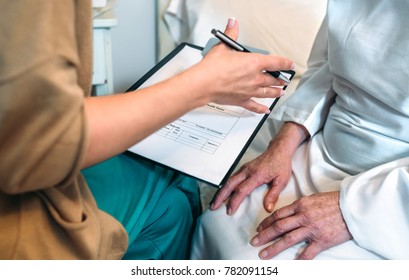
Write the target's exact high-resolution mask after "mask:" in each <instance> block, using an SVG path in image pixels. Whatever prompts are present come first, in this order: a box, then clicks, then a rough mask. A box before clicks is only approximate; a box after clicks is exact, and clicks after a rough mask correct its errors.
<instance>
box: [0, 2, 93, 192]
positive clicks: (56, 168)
mask: <svg viewBox="0 0 409 280" xmlns="http://www.w3.org/2000/svg"><path fill="white" fill-rule="evenodd" d="M67 7H68V8H67ZM74 10H75V5H74V1H68V0H59V1H48V0H41V1H30V0H25V1H24V0H23V1H0V11H2V16H1V17H0V46H1V47H0V191H1V192H4V193H9V194H14V193H22V192H27V191H32V190H38V189H45V188H49V187H52V186H57V185H62V184H64V182H66V181H68V180H69V179H70V178H71V177H72V176H74V174H75V173H76V174H78V171H79V166H80V164H81V160H82V154H83V150H84V147H85V142H86V122H85V116H84V108H83V101H84V89H83V88H81V87H80V86H79V82H78V77H79V73H81V72H80V70H79V69H80V66H81V65H80V63H79V55H78V54H79V52H80V51H79V50H78V49H77V48H78V42H77V39H76V26H75V22H74V19H75V16H74V12H75V11H74ZM50 23H53V24H50Z"/></svg>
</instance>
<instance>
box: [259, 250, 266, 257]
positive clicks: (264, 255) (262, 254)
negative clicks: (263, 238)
mask: <svg viewBox="0 0 409 280" xmlns="http://www.w3.org/2000/svg"><path fill="white" fill-rule="evenodd" d="M259 256H260V258H262V259H265V258H267V256H268V252H267V251H266V250H264V251H261V252H260V255H259Z"/></svg>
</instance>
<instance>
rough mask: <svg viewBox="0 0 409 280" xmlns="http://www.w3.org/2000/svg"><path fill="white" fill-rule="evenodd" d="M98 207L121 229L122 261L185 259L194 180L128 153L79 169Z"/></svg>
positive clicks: (195, 207) (194, 207)
mask: <svg viewBox="0 0 409 280" xmlns="http://www.w3.org/2000/svg"><path fill="white" fill-rule="evenodd" d="M82 173H83V175H84V176H85V178H86V180H87V183H88V185H89V187H90V189H91V191H92V193H93V195H94V197H95V200H96V201H97V204H98V207H99V208H100V209H101V210H104V211H105V212H107V213H109V214H111V215H112V216H113V217H115V218H116V219H117V220H118V221H119V222H121V223H122V225H123V226H124V227H125V229H126V231H127V232H128V235H129V246H128V251H127V252H126V254H125V256H124V259H168V260H169V259H170V260H177V259H187V258H188V256H189V249H190V241H191V236H192V232H193V229H194V228H193V227H194V225H195V224H196V218H197V216H198V215H199V212H200V201H199V193H198V188H197V183H196V181H195V180H193V179H191V178H187V177H185V176H182V175H180V174H177V173H175V172H173V171H171V170H168V169H165V168H163V167H160V166H158V165H155V164H154V163H152V162H149V161H146V160H143V159H141V158H139V157H137V156H135V155H133V154H131V153H124V154H121V155H118V156H116V157H113V158H111V159H109V160H106V161H104V162H102V163H100V164H97V165H95V166H92V167H90V168H87V169H85V170H83V171H82Z"/></svg>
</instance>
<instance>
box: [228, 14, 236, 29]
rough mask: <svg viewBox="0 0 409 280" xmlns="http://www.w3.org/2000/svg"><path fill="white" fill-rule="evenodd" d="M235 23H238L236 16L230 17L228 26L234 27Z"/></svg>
mask: <svg viewBox="0 0 409 280" xmlns="http://www.w3.org/2000/svg"><path fill="white" fill-rule="evenodd" d="M235 24H236V18H234V17H231V18H229V21H228V22H227V27H228V28H233V27H234V25H235Z"/></svg>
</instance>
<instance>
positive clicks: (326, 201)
mask: <svg viewBox="0 0 409 280" xmlns="http://www.w3.org/2000/svg"><path fill="white" fill-rule="evenodd" d="M257 231H258V234H257V235H256V236H254V237H253V239H252V240H251V242H250V243H251V244H252V245H253V246H257V247H258V246H262V245H265V244H267V243H268V242H271V241H273V240H275V239H277V238H279V239H278V240H277V241H275V242H274V243H273V244H271V245H269V246H267V247H266V248H264V249H263V250H262V251H261V252H260V254H259V256H260V258H262V259H269V258H272V257H274V256H275V255H277V254H279V253H280V252H282V251H284V250H285V249H287V248H289V247H291V246H294V245H296V244H297V243H300V242H302V241H305V242H307V246H306V247H305V248H304V249H303V250H302V252H301V253H300V254H299V256H298V259H313V258H314V257H315V256H317V255H318V254H319V253H320V252H322V251H324V250H326V249H328V248H331V247H333V246H336V245H338V244H341V243H344V242H346V241H348V240H350V239H352V235H351V233H350V232H349V230H348V228H347V225H346V224H345V221H344V219H343V217H342V214H341V210H340V208H339V192H328V193H317V194H314V195H311V196H309V197H303V198H301V199H299V200H297V201H295V202H293V203H292V204H290V205H288V206H285V207H283V208H281V209H278V210H277V211H275V212H274V213H273V214H271V215H270V216H269V217H267V218H266V219H265V220H264V221H263V222H261V224H260V225H259V227H258V229H257Z"/></svg>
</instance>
